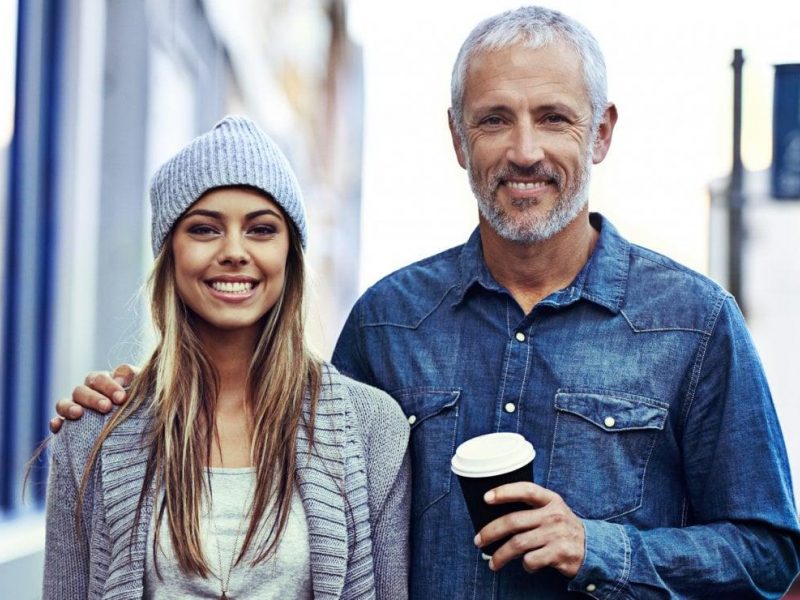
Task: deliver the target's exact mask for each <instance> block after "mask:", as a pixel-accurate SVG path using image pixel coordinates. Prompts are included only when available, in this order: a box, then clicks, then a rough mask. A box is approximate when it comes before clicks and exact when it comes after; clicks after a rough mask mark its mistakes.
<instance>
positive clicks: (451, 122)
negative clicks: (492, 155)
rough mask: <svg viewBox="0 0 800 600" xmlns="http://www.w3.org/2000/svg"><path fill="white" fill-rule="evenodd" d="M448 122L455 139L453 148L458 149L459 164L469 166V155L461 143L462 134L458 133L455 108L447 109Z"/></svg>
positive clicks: (452, 136) (464, 166) (463, 167)
mask: <svg viewBox="0 0 800 600" xmlns="http://www.w3.org/2000/svg"><path fill="white" fill-rule="evenodd" d="M447 122H448V124H449V125H450V138H451V139H452V140H453V150H455V151H456V158H457V159H458V164H460V165H461V168H462V169H466V168H467V157H466V156H465V155H464V146H463V145H462V144H461V136H460V135H459V134H458V127H456V123H455V119H454V118H453V109H452V108H448V109H447Z"/></svg>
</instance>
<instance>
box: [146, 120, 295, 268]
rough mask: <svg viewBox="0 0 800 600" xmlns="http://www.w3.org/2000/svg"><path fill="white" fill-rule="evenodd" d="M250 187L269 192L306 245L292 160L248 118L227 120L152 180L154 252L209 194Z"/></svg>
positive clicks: (201, 138) (204, 135) (196, 141)
mask: <svg viewBox="0 0 800 600" xmlns="http://www.w3.org/2000/svg"><path fill="white" fill-rule="evenodd" d="M231 185H248V186H252V187H254V188H258V189H259V190H261V191H262V192H265V193H266V194H268V195H269V196H270V197H271V198H272V199H274V201H275V202H277V203H278V204H279V205H280V206H281V208H282V209H283V210H284V212H285V213H286V215H287V216H288V217H289V218H290V219H291V220H292V221H293V222H294V224H295V227H296V228H297V231H298V233H299V234H300V242H301V244H302V245H303V248H305V247H306V242H307V237H308V231H307V229H306V214H305V207H304V205H303V193H302V192H301V191H300V185H299V184H298V183H297V178H296V177H295V174H294V172H293V171H292V167H291V166H290V165H289V161H288V160H286V157H285V156H284V155H283V153H282V152H281V151H280V149H279V148H278V146H276V145H275V142H273V141H272V140H271V139H270V138H269V137H267V135H266V134H265V133H264V132H263V131H261V130H260V129H259V128H258V126H257V125H256V124H255V123H253V122H252V121H251V120H250V119H246V118H245V117H239V116H228V117H225V118H224V119H222V121H220V122H219V123H217V124H216V125H215V126H214V128H213V129H212V130H211V131H209V132H208V133H205V134H203V135H201V136H200V137H197V138H195V139H194V140H192V141H191V142H189V145H188V146H186V147H185V148H183V149H182V150H181V151H180V152H178V153H177V154H176V155H175V156H173V157H172V158H170V159H169V160H168V161H167V162H166V163H164V164H163V165H162V166H161V168H160V169H159V170H158V171H157V172H156V174H155V176H154V177H153V182H152V184H151V186H150V202H151V203H152V205H153V230H152V243H153V254H156V255H157V254H158V253H159V251H160V250H161V247H162V246H163V245H164V239H165V238H166V237H167V234H168V233H169V231H170V229H172V226H173V225H175V222H176V221H177V220H178V219H179V218H180V216H181V215H182V214H183V213H184V212H185V211H186V209H188V208H189V207H190V206H191V205H192V204H194V203H195V202H196V201H197V199H198V198H200V196H202V195H203V194H205V193H206V192H207V191H209V190H211V189H214V188H217V187H223V186H231Z"/></svg>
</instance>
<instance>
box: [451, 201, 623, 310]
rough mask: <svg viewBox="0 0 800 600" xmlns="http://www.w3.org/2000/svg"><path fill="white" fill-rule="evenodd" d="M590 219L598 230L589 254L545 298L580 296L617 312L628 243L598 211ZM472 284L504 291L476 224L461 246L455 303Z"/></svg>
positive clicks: (558, 300)
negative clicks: (491, 268)
mask: <svg viewBox="0 0 800 600" xmlns="http://www.w3.org/2000/svg"><path fill="white" fill-rule="evenodd" d="M589 219H590V222H591V224H592V226H593V227H594V228H595V229H597V230H598V231H599V232H600V237H599V238H598V240H597V244H596V245H595V248H594V251H593V252H592V256H591V257H590V258H589V260H588V261H587V262H586V264H585V265H584V267H583V268H582V269H581V271H580V273H578V275H577V276H576V277H575V280H574V281H573V282H572V283H571V284H570V285H569V286H568V287H566V288H565V289H563V290H559V291H558V292H555V293H554V294H551V295H550V296H549V297H548V299H547V300H545V302H546V303H548V304H552V305H565V304H570V303H572V302H575V301H576V300H578V299H580V298H583V299H585V300H588V301H590V302H594V303H595V304H599V305H600V306H604V307H606V308H607V309H608V310H610V311H612V312H614V313H617V312H619V310H620V308H621V307H622V302H623V299H624V298H625V290H626V287H627V283H628V268H629V255H630V244H629V243H628V242H627V241H626V240H625V239H624V238H623V237H622V236H620V234H619V232H618V231H617V230H616V228H615V227H614V226H613V225H612V224H611V223H610V222H609V221H608V219H606V218H605V217H603V216H602V215H601V214H600V213H591V214H590V215H589ZM475 284H478V285H480V286H481V287H483V288H485V289H487V290H490V291H495V292H501V293H502V292H505V289H504V288H503V286H501V285H500V284H499V283H497V281H495V279H494V277H492V274H491V273H490V272H489V268H488V267H487V266H486V261H485V260H484V258H483V249H482V246H481V235H480V231H479V229H478V228H477V227H476V228H475V230H474V231H473V232H472V235H471V236H470V238H469V240H468V241H467V243H466V244H464V246H463V248H462V250H461V256H460V264H459V281H458V285H457V288H456V300H455V302H454V305H457V304H460V303H461V302H463V301H464V297H465V296H466V294H467V292H468V291H469V290H470V289H471V288H472V286H473V285H475Z"/></svg>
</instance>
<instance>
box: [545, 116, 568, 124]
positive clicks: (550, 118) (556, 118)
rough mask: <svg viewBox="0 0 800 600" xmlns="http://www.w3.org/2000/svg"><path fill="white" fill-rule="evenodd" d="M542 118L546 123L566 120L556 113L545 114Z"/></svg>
mask: <svg viewBox="0 0 800 600" xmlns="http://www.w3.org/2000/svg"><path fill="white" fill-rule="evenodd" d="M544 120H545V121H547V122H548V123H554V124H558V123H565V122H566V119H565V118H564V117H563V116H561V115H557V114H551V115H547V116H546V117H545V118H544Z"/></svg>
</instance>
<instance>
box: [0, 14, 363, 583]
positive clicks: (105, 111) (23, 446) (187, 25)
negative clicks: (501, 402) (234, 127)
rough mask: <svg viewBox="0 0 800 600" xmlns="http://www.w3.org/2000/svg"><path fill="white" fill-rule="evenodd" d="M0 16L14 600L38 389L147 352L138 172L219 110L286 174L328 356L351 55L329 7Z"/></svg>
mask: <svg viewBox="0 0 800 600" xmlns="http://www.w3.org/2000/svg"><path fill="white" fill-rule="evenodd" d="M0 22H2V23H3V25H2V26H0V27H2V31H1V32H0V55H1V56H2V58H0V60H1V61H2V62H0V220H1V222H2V225H3V226H2V228H0V243H1V244H2V248H3V250H2V253H1V254H0V276H2V278H0V281H2V283H1V284H0V313H1V314H2V320H1V321H0V340H2V361H0V465H1V466H2V468H0V585H2V589H3V592H2V595H3V597H8V598H11V597H13V598H34V597H38V594H39V590H40V584H39V582H40V579H41V549H42V544H43V525H42V513H41V509H42V501H43V499H44V492H45V490H44V482H45V480H46V472H45V469H44V467H43V465H41V464H39V465H35V466H34V468H33V470H32V471H31V484H30V486H29V488H28V499H27V501H26V502H24V503H23V502H22V477H23V473H24V471H25V464H26V461H28V459H29V458H30V457H31V455H32V453H33V451H34V449H35V447H36V445H37V444H38V442H39V441H40V440H41V439H42V438H43V437H45V435H46V433H47V431H46V424H47V420H48V418H49V417H50V415H51V413H52V411H53V404H54V401H55V400H56V399H57V398H59V397H63V396H65V395H67V394H68V393H69V392H70V391H71V389H72V388H73V387H74V386H75V385H76V384H77V383H79V382H80V381H81V380H82V378H83V377H84V376H85V374H86V373H87V372H88V371H90V370H93V369H107V368H110V367H113V366H114V365H116V364H118V363H120V362H136V361H137V360H139V358H140V357H141V355H142V352H143V351H144V350H146V349H147V347H148V344H149V338H150V336H149V334H148V332H147V330H146V328H145V323H146V322H147V314H146V308H145V302H144V300H145V298H144V294H142V292H141V289H142V288H141V286H142V284H143V282H144V279H145V276H146V273H147V272H148V269H149V265H150V262H151V260H152V257H151V251H150V243H149V207H148V203H147V184H148V180H149V177H150V175H151V174H152V173H153V171H154V170H155V168H156V167H157V166H158V165H159V164H160V163H161V162H163V161H164V160H165V159H166V158H168V157H169V156H170V155H171V154H172V153H174V152H175V151H176V150H177V149H178V148H180V147H181V146H182V145H183V144H185V143H186V142H187V141H188V140H189V139H191V138H192V137H194V136H195V135H196V134H198V133H201V132H203V131H205V130H207V129H209V128H210V127H211V126H212V125H213V124H214V123H215V122H216V121H217V120H218V119H220V118H221V117H222V116H224V115H225V114H227V113H241V114H246V115H248V116H250V117H251V118H253V119H254V120H256V121H257V122H258V123H259V124H260V125H261V126H262V127H264V129H265V130H267V131H268V132H270V133H271V134H272V136H273V137H274V138H275V139H276V141H277V142H278V143H279V145H280V146H281V147H282V148H283V150H284V151H285V152H286V154H287V155H288V157H289V160H290V161H291V162H292V164H293V165H294V167H295V168H296V170H297V174H298V177H299V179H300V183H301V186H302V187H303V190H304V192H305V195H306V201H307V204H308V210H309V220H310V222H311V227H312V229H311V233H310V244H309V259H310V265H311V273H312V283H313V294H312V297H313V298H314V299H315V300H316V302H312V306H311V307H310V319H309V321H310V325H311V337H312V343H313V344H314V345H315V346H316V348H317V349H318V351H319V352H320V354H322V355H323V356H327V355H328V354H329V351H330V346H331V344H332V342H333V340H335V336H336V334H337V333H338V331H339V329H340V327H341V323H342V322H343V320H344V317H345V316H346V311H347V310H348V309H349V307H350V306H351V305H352V303H353V301H354V300H355V297H356V293H357V288H356V285H357V283H356V278H357V273H358V268H357V267H358V256H359V226H360V197H361V194H360V183H359V182H360V165H361V152H362V150H361V148H362V144H361V139H362V114H363V110H362V108H363V107H362V95H363V94H362V90H363V85H362V61H361V53H360V49H359V48H358V47H357V46H356V45H355V44H354V43H353V42H352V41H351V40H350V39H349V38H348V34H347V30H346V26H345V14H344V3H343V1H342V0H303V1H297V0H293V1H291V2H290V1H289V0H237V1H236V2H227V1H225V0H204V1H201V0H135V1H131V0H25V1H17V0H9V1H6V2H5V3H2V4H0Z"/></svg>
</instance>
